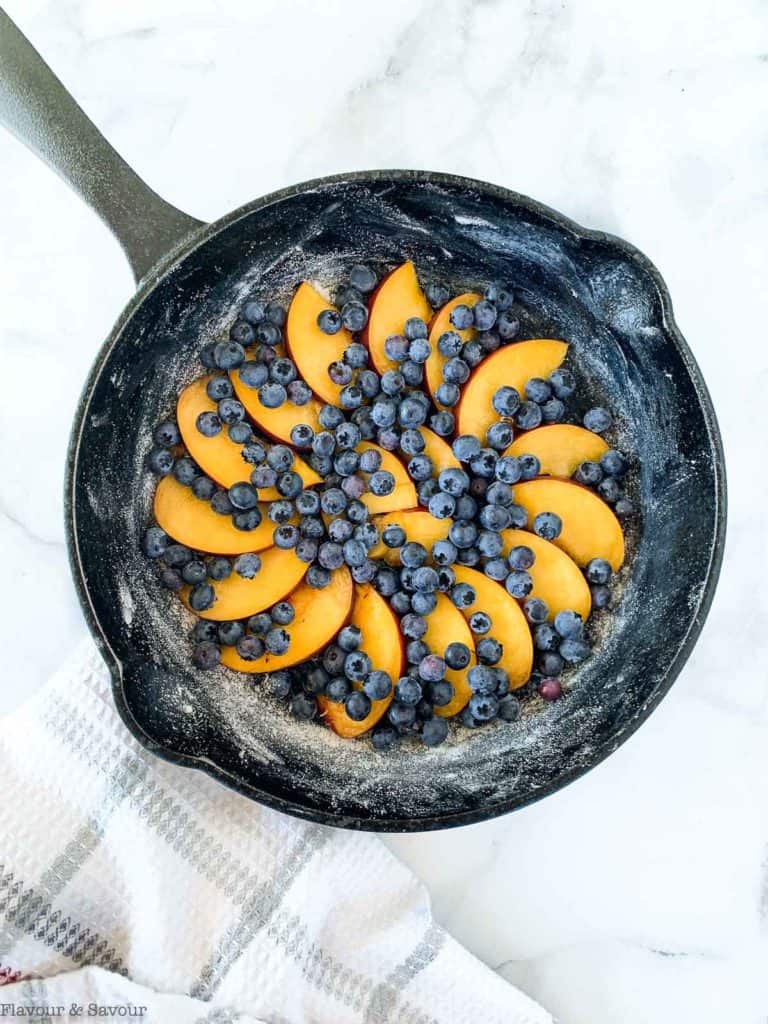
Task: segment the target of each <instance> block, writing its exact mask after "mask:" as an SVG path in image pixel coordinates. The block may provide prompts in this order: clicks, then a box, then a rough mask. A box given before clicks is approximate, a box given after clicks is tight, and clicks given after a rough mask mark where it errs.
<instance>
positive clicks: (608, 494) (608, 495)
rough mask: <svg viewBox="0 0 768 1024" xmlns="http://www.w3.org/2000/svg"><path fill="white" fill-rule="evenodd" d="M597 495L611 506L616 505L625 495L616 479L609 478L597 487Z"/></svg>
mask: <svg viewBox="0 0 768 1024" xmlns="http://www.w3.org/2000/svg"><path fill="white" fill-rule="evenodd" d="M597 493H598V494H599V495H600V497H601V498H602V499H603V501H607V502H608V504H609V505H613V504H615V503H616V502H617V501H618V500H619V499H620V498H621V497H622V495H623V493H624V492H623V491H622V489H621V484H620V483H619V482H618V480H616V478H615V477H612V476H607V477H606V478H605V479H604V480H601V481H600V483H599V484H598V485H597Z"/></svg>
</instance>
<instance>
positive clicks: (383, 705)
mask: <svg viewBox="0 0 768 1024" xmlns="http://www.w3.org/2000/svg"><path fill="white" fill-rule="evenodd" d="M350 622H351V623H352V624H353V625H354V626H357V627H358V628H359V629H360V630H361V631H362V634H363V642H362V645H361V650H364V651H365V653H366V654H367V655H368V657H369V658H370V659H371V662H372V664H373V667H374V668H375V669H379V670H380V671H382V672H386V673H388V675H389V677H390V678H391V680H392V686H393V689H394V685H395V683H396V682H397V680H398V679H399V678H400V676H401V675H402V674H403V666H404V665H405V651H404V649H403V637H402V634H401V632H400V623H399V622H398V620H397V616H396V615H395V613H394V612H393V611H392V609H391V608H390V607H389V605H388V604H387V602H386V601H385V600H384V598H383V597H381V595H380V594H378V593H377V592H376V591H375V590H374V589H373V587H372V586H371V585H370V584H369V583H361V584H358V585H357V586H356V587H355V603H354V604H353V606H352V617H351V619H350ZM359 688H360V687H359V684H358V689H359ZM391 703H392V694H390V695H389V697H385V698H384V700H375V701H374V702H373V703H372V705H371V710H370V711H369V712H368V715H367V716H366V717H365V718H364V719H363V721H362V722H353V721H352V719H351V718H350V717H349V715H348V714H347V712H346V711H345V710H344V705H343V704H336V703H334V701H331V700H328V698H327V697H319V698H318V704H319V705H320V711H321V713H322V715H323V718H325V720H326V722H327V723H328V725H330V727H331V728H332V729H333V731H334V732H335V733H338V735H339V736H343V737H344V739H351V738H352V737H353V736H362V734H363V733H364V732H367V731H368V730H369V729H371V728H373V726H374V725H376V723H377V722H378V721H379V719H380V718H381V717H382V715H383V714H384V712H385V711H386V710H387V708H388V707H389V705H390V704H391Z"/></svg>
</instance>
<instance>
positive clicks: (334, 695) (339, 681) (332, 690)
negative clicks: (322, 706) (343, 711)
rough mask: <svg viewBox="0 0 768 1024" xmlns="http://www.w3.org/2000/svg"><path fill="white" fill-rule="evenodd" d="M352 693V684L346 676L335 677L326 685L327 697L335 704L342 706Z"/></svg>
mask: <svg viewBox="0 0 768 1024" xmlns="http://www.w3.org/2000/svg"><path fill="white" fill-rule="evenodd" d="M349 692H350V683H349V680H348V679H345V678H344V676H333V678H331V679H329V680H328V682H327V683H326V685H325V696H326V697H327V698H328V700H332V701H333V702H334V704H341V702H342V701H343V700H345V699H346V697H347V695H348V694H349Z"/></svg>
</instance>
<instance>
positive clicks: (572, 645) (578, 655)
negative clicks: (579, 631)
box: [560, 636, 592, 665]
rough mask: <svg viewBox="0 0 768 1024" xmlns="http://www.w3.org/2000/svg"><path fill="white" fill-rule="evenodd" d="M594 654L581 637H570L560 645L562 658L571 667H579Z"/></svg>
mask: <svg viewBox="0 0 768 1024" xmlns="http://www.w3.org/2000/svg"><path fill="white" fill-rule="evenodd" d="M591 653H592V648H591V647H590V646H589V644H588V643H587V642H586V640H583V639H582V638H581V637H578V636H569V637H567V638H566V639H565V640H563V642H562V643H561V644H560V656H561V657H562V658H563V660H564V661H567V662H568V664H569V665H579V664H581V662H582V661H585V660H586V659H587V658H588V657H589V656H590V654H591Z"/></svg>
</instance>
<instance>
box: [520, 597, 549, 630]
mask: <svg viewBox="0 0 768 1024" xmlns="http://www.w3.org/2000/svg"><path fill="white" fill-rule="evenodd" d="M523 611H524V612H525V617H526V619H528V621H529V622H530V623H531V625H532V626H538V625H540V624H541V623H542V622H546V621H547V618H548V617H549V608H548V607H547V603H546V601H542V600H541V598H540V597H529V598H528V600H527V601H526V602H525V604H524V605H523Z"/></svg>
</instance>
